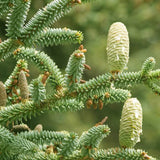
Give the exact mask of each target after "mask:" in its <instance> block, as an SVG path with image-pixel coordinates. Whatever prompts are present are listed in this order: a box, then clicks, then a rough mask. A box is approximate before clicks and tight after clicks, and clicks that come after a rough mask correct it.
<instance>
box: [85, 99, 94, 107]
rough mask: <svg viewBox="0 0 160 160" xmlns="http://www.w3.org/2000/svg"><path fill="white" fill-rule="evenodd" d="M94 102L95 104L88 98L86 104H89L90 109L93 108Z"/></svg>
mask: <svg viewBox="0 0 160 160" xmlns="http://www.w3.org/2000/svg"><path fill="white" fill-rule="evenodd" d="M92 104H93V101H92V99H88V100H87V101H86V106H87V108H88V109H90V108H91V105H92Z"/></svg>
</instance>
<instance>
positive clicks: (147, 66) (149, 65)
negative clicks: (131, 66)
mask: <svg viewBox="0 0 160 160" xmlns="http://www.w3.org/2000/svg"><path fill="white" fill-rule="evenodd" d="M155 64H156V61H155V59H154V58H153V57H149V58H147V59H146V60H145V62H144V63H143V65H142V69H141V74H142V76H145V75H147V74H149V72H150V71H151V70H152V69H153V68H154V66H155Z"/></svg>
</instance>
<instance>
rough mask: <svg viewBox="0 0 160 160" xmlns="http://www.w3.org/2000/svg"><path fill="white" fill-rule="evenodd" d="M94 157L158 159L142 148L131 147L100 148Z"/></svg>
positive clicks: (97, 159) (133, 159)
mask: <svg viewBox="0 0 160 160" xmlns="http://www.w3.org/2000/svg"><path fill="white" fill-rule="evenodd" d="M93 158H94V159H95V160H113V159H118V160H123V159H129V160H135V159H138V160H145V159H150V160H156V159H155V158H153V157H151V156H148V155H147V153H146V152H145V151H143V150H140V149H137V150H136V149H130V148H128V149H127V148H126V149H123V148H111V149H108V150H98V151H97V152H95V154H94V155H93Z"/></svg>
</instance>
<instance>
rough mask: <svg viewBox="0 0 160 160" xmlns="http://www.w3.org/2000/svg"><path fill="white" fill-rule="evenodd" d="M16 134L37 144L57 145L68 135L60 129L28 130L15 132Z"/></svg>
mask: <svg viewBox="0 0 160 160" xmlns="http://www.w3.org/2000/svg"><path fill="white" fill-rule="evenodd" d="M17 136H19V137H21V138H24V139H27V140H29V141H31V142H33V143H35V144H37V145H43V144H47V145H49V144H52V145H59V144H61V143H62V142H63V141H64V139H66V138H67V137H68V136H70V135H69V133H68V132H66V131H62V132H54V131H41V132H37V131H30V132H21V133H19V134H17Z"/></svg>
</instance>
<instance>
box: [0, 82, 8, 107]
mask: <svg viewBox="0 0 160 160" xmlns="http://www.w3.org/2000/svg"><path fill="white" fill-rule="evenodd" d="M6 103H7V93H6V89H5V86H4V84H3V83H2V82H1V81H0V106H5V105H6Z"/></svg>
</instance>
